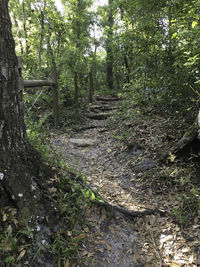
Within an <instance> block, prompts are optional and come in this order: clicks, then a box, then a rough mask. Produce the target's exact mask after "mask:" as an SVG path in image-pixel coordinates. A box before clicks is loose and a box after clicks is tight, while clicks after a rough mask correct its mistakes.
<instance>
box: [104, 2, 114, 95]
mask: <svg viewBox="0 0 200 267" xmlns="http://www.w3.org/2000/svg"><path fill="white" fill-rule="evenodd" d="M112 4H113V0H109V2H108V8H109V11H108V12H109V13H108V34H107V41H106V80H107V86H108V89H109V90H110V91H112V90H113V52H112V39H113V24H114V20H113V7H112Z"/></svg>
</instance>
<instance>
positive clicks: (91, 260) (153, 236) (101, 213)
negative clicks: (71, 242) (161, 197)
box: [51, 97, 197, 267]
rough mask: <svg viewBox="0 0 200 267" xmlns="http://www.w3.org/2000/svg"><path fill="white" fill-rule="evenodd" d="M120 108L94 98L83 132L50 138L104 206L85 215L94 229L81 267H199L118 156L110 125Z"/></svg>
mask: <svg viewBox="0 0 200 267" xmlns="http://www.w3.org/2000/svg"><path fill="white" fill-rule="evenodd" d="M120 103H121V101H120V100H119V99H117V98H113V97H98V98H97V99H96V100H95V103H94V104H93V105H92V106H91V107H90V111H89V112H88V114H87V118H88V119H87V122H86V124H85V125H84V126H80V127H79V128H77V130H76V131H74V132H73V133H71V134H66V133H64V132H63V133H59V134H58V133H54V134H52V136H51V142H52V144H53V146H54V147H55V148H56V149H57V150H59V151H60V152H61V153H62V155H63V156H64V157H65V160H66V162H67V163H68V165H69V166H71V168H73V169H74V170H76V173H77V172H80V173H81V174H82V175H85V176H86V177H87V183H88V187H89V188H91V189H92V190H94V191H96V190H97V191H98V193H99V195H100V196H102V198H103V199H104V200H105V202H106V205H104V206H100V207H99V206H97V207H96V208H93V209H90V210H87V211H86V212H85V215H86V218H87V219H88V220H89V221H91V222H92V224H91V225H92V226H91V227H86V228H85V229H84V231H85V234H86V236H87V237H86V241H85V242H84V244H83V249H82V251H81V252H80V253H82V258H83V259H84V262H85V263H84V265H83V266H91V267H93V266H96V267H101V266H102V267H104V266H105V267H117V266H121V267H130V266H133V267H136V266H155V267H156V266H197V265H195V263H194V262H195V256H194V255H193V253H192V251H191V250H190V248H189V247H188V246H187V242H186V240H185V239H184V236H183V234H182V232H181V230H180V228H179V226H178V225H176V224H175V223H174V222H173V220H172V219H171V217H170V216H169V215H168V214H167V213H165V211H164V210H163V206H162V205H161V204H160V203H158V201H157V198H156V196H154V195H153V193H152V190H151V188H148V183H146V184H144V183H143V182H141V181H140V179H139V177H138V176H137V175H136V174H135V172H134V170H133V169H131V168H130V167H129V166H128V164H127V161H126V160H124V159H123V158H122V157H120V153H118V151H117V146H116V141H114V140H113V138H112V137H111V134H110V132H109V120H110V121H111V120H112V114H113V113H115V112H117V110H118V108H119V107H120ZM136 152H137V151H136ZM136 152H135V153H134V155H133V158H132V160H134V157H135V156H137V153H136ZM138 154H139V151H138ZM150 163H151V164H154V163H153V162H150ZM106 206H107V207H108V209H107V208H106ZM109 207H110V208H109ZM160 207H162V210H161V208H160ZM87 262H88V263H87ZM80 266H82V265H80Z"/></svg>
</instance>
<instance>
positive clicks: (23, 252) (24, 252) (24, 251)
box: [17, 249, 26, 261]
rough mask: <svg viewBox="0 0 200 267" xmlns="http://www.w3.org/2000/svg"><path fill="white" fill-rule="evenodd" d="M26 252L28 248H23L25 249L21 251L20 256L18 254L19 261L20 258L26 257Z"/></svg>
mask: <svg viewBox="0 0 200 267" xmlns="http://www.w3.org/2000/svg"><path fill="white" fill-rule="evenodd" d="M25 254H26V250H25V249H23V250H22V251H21V252H20V254H19V256H18V258H17V261H20V260H21V259H22V258H23V257H24V255H25Z"/></svg>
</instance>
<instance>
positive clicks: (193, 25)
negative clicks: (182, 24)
mask: <svg viewBox="0 0 200 267" xmlns="http://www.w3.org/2000/svg"><path fill="white" fill-rule="evenodd" d="M197 23H198V21H196V20H194V21H193V22H192V28H194V27H196V26H197Z"/></svg>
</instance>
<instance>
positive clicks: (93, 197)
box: [90, 192, 95, 201]
mask: <svg viewBox="0 0 200 267" xmlns="http://www.w3.org/2000/svg"><path fill="white" fill-rule="evenodd" d="M90 193H91V196H90V200H92V201H94V200H95V194H94V193H93V192H90Z"/></svg>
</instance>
